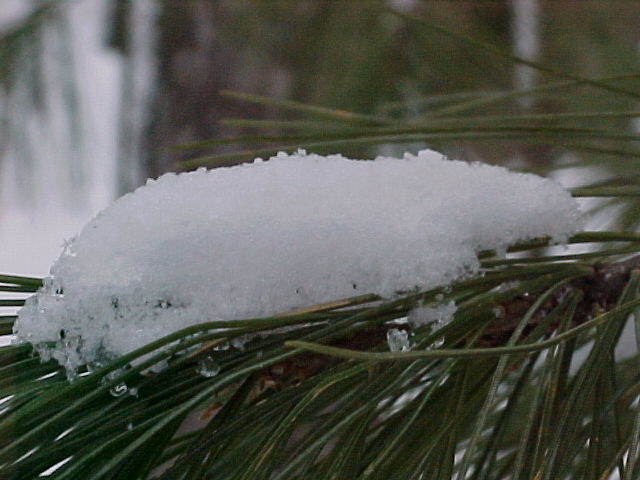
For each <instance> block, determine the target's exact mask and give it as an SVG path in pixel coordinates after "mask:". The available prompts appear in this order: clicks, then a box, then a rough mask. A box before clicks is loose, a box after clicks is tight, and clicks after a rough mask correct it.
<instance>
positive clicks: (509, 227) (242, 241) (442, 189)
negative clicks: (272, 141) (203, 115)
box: [14, 150, 582, 371]
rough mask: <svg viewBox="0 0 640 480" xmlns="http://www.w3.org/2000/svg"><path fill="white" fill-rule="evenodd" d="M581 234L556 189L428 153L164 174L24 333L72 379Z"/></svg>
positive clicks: (86, 250)
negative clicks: (214, 332)
mask: <svg viewBox="0 0 640 480" xmlns="http://www.w3.org/2000/svg"><path fill="white" fill-rule="evenodd" d="M581 226H582V219H581V216H580V212H579V208H578V205H577V203H576V201H575V200H574V199H573V198H572V197H571V195H570V194H569V193H568V192H567V191H566V190H564V189H563V188H562V187H561V186H560V185H559V184H557V183H555V182H553V181H552V180H548V179H544V178H542V177H538V176H535V175H531V174H522V173H514V172H510V171H508V170H507V169H505V168H502V167H496V166H489V165H485V164H480V163H466V162H462V161H456V160H447V159H446V158H445V157H444V156H443V155H441V154H439V153H437V152H433V151H429V150H424V151H421V152H419V153H418V154H417V155H411V154H405V156H404V158H402V159H395V158H388V157H378V158H376V159H375V160H373V161H357V160H350V159H347V158H344V157H342V156H341V155H330V156H327V157H322V156H319V155H315V154H307V153H306V152H304V151H302V150H301V151H298V152H297V153H294V154H291V155H287V154H286V153H279V154H278V155H277V156H276V157H272V158H271V159H270V160H269V161H266V162H265V161H262V160H261V159H256V161H255V162H254V163H252V164H244V165H240V166H235V167H230V168H220V169H216V170H210V171H207V170H206V169H199V170H197V171H195V172H189V173H183V174H166V175H163V176H162V177H160V178H158V179H157V180H149V181H148V182H147V184H146V185H145V186H143V187H141V188H139V189H137V190H136V191H135V192H133V193H131V194H128V195H125V196H123V197H122V198H120V199H118V200H117V201H116V202H115V203H114V204H113V205H111V206H110V207H109V208H107V209H106V210H104V211H103V212H102V213H101V214H99V215H98V216H97V217H96V218H94V219H93V220H92V221H91V222H90V223H89V224H88V225H87V226H85V228H84V229H83V230H82V232H81V233H80V235H79V236H78V237H77V238H75V239H74V240H73V241H71V242H70V243H69V246H68V248H67V249H66V251H65V252H64V253H63V254H62V255H61V256H60V258H59V259H58V260H57V261H56V262H55V263H54V265H53V266H52V267H51V276H50V277H48V278H47V279H46V280H45V284H44V286H43V288H42V289H41V290H40V291H39V292H38V293H37V294H36V295H34V296H33V297H31V298H30V299H29V300H28V301H27V303H26V304H25V306H24V307H23V309H22V310H21V311H20V312H19V315H18V319H17V321H16V325H15V329H14V333H15V334H16V336H17V341H18V342H30V343H33V344H37V345H41V347H40V349H39V350H40V353H41V354H42V355H44V357H45V358H46V357H47V356H49V355H50V356H52V357H53V358H55V359H56V360H58V361H59V362H60V363H61V364H62V365H64V366H65V367H66V368H67V369H68V371H73V370H75V369H76V368H77V367H79V366H81V365H83V364H88V365H92V364H100V363H102V362H103V361H105V359H108V358H113V357H117V356H120V355H124V354H126V353H129V352H131V351H133V350H135V349H137V348H139V347H141V346H143V345H145V344H147V343H149V342H151V341H154V340H156V339H158V338H161V337H163V336H166V335H168V334H170V333H172V332H174V331H177V330H180V329H182V328H184V327H187V326H189V325H194V324H198V323H203V322H205V321H214V320H225V321H226V320H228V321H232V320H234V319H241V318H251V317H259V316H268V315H273V314H276V313H280V312H284V311H287V310H291V309H294V308H298V307H302V306H305V305H310V304H317V303H323V302H327V301H331V300H335V299H338V298H345V297H349V296H354V295H358V294H360V293H375V294H378V295H380V296H382V297H393V296H394V295H396V293H397V292H398V291H407V290H413V289H428V288H433V287H436V286H441V285H447V284H450V283H451V282H453V281H455V280H459V279H461V278H464V277H467V276H470V275H474V274H476V273H477V271H478V268H479V261H478V258H477V256H476V253H477V252H478V251H480V250H496V251H505V250H506V248H507V246H508V245H510V244H513V243H515V242H517V241H522V240H527V239H530V238H535V237H542V236H549V237H551V238H552V239H553V240H554V242H558V243H561V242H564V241H566V239H567V238H568V236H569V235H571V234H573V233H575V232H577V231H579V230H580V228H581ZM44 342H56V346H55V347H53V348H51V347H42V345H43V343H44Z"/></svg>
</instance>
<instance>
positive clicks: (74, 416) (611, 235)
mask: <svg viewBox="0 0 640 480" xmlns="http://www.w3.org/2000/svg"><path fill="white" fill-rule="evenodd" d="M261 3H262V2H256V4H257V7H256V8H257V9H258V10H260V8H263V7H264V5H261ZM336 3H338V2H336ZM340 3H343V2H340ZM344 3H346V2H344ZM320 4H322V2H319V5H320ZM322 5H323V8H325V9H326V10H327V11H328V14H329V13H331V12H330V11H331V10H332V9H334V8H336V9H337V8H346V7H344V6H342V7H332V6H331V5H330V4H328V3H327V4H322ZM322 5H321V6H322ZM318 8H320V7H318ZM385 15H389V16H391V17H392V18H394V19H395V20H396V21H398V22H400V24H401V25H403V28H404V29H405V30H403V32H405V34H406V35H407V38H411V42H415V43H412V44H411V48H417V47H416V45H419V41H420V38H421V37H428V38H433V36H434V35H435V34H436V33H438V32H439V33H438V34H439V35H440V37H438V38H439V39H440V40H439V41H440V42H442V45H447V44H448V42H454V43H455V44H456V45H457V46H458V47H459V48H460V46H461V45H464V46H465V48H467V49H469V51H470V52H472V54H471V55H472V56H473V58H476V59H478V63H479V64H480V65H487V63H486V62H488V61H491V60H488V59H490V58H494V60H493V61H495V62H496V63H500V64H503V63H504V64H507V65H511V64H512V63H513V62H520V63H528V64H529V65H531V66H532V67H535V68H539V69H540V70H541V71H543V72H546V73H548V74H552V75H553V76H555V77H560V80H558V79H554V80H550V81H548V82H547V83H543V84H542V85H540V86H538V87H536V88H533V89H531V90H528V91H514V90H511V89H508V87H507V84H508V82H506V83H505V84H498V83H494V84H493V85H492V88H489V87H490V85H488V86H487V87H486V88H485V87H484V86H483V87H482V89H481V90H478V89H476V90H471V89H470V90H463V91H461V92H449V91H444V89H443V91H442V92H441V93H439V94H433V95H427V96H424V97H412V98H411V99H406V100H402V101H398V102H394V103H388V104H383V105H380V106H379V107H378V109H377V110H376V111H373V109H365V108H363V109H362V110H361V111H362V112H366V113H355V112H351V111H345V110H343V109H342V108H343V107H344V106H345V105H337V103H334V102H332V101H326V102H323V105H329V107H325V106H322V107H320V106H311V105H308V104H305V103H299V102H294V101H283V100H276V99H271V98H264V97H259V96H255V95H248V94H244V93H238V92H235V93H234V92H227V93H225V95H228V96H230V97H232V98H234V99H237V100H242V101H245V102H251V103H257V104H263V105H269V106H271V107H273V108H277V109H279V111H283V112H286V113H287V115H290V117H289V116H285V117H283V118H287V119H286V120H277V121H275V120H274V121H258V120H254V119H229V120H227V123H228V124H233V125H237V126H242V127H250V128H252V129H254V131H255V132H257V133H256V134H255V135H252V136H243V137H234V138H224V139H213V140H211V141H203V142H202V143H199V144H197V145H186V146H182V147H179V148H181V149H183V150H185V151H189V150H190V149H191V148H194V147H197V148H203V147H206V148H208V147H213V146H216V145H220V144H239V145H243V146H245V147H243V148H246V150H244V151H240V152H235V153H231V154H224V155H223V154H218V153H215V154H212V155H210V156H207V157H203V158H195V159H192V160H190V161H189V162H185V163H184V164H183V166H189V167H191V166H195V165H201V164H206V165H214V166H215V165H228V164H233V163H237V162H238V161H244V160H248V159H251V158H253V157H254V156H256V155H262V156H265V155H268V154H270V153H272V152H275V151H277V150H279V149H289V150H290V149H293V148H298V147H306V148H310V149H313V150H314V151H319V152H329V151H336V150H340V149H341V148H342V147H343V146H354V145H356V146H358V148H360V149H361V150H360V151H365V152H366V151H372V150H371V146H372V145H376V144H394V143H395V144H399V146H400V148H404V147H405V146H406V145H407V144H411V143H412V142H418V141H419V142H424V143H426V144H428V145H429V146H433V147H438V148H446V149H449V150H453V151H455V149H457V148H462V147H464V146H469V145H473V146H474V148H475V150H474V151H477V152H487V151H489V150H497V151H499V152H503V153H504V152H511V151H514V149H516V148H520V147H521V146H522V145H523V144H524V145H528V146H533V147H536V146H538V147H543V148H546V149H548V151H547V153H548V155H547V156H546V157H545V158H546V159H547V161H546V162H539V163H534V162H530V163H529V164H528V165H527V166H526V167H527V169H529V170H533V171H537V172H541V173H549V172H552V171H559V170H561V169H563V168H567V167H569V166H570V167H572V168H576V167H579V168H585V169H588V168H592V167H594V166H597V167H598V168H601V169H604V170H605V172H606V178H605V179H604V180H601V181H598V182H597V183H595V182H594V183H593V184H591V185H586V186H584V187H582V188H579V189H575V190H574V191H573V193H574V195H575V196H580V197H594V198H596V197H602V198H603V199H604V200H603V202H602V203H600V204H597V205H596V206H595V207H594V211H596V210H598V211H607V210H606V209H607V208H611V210H610V211H611V212H612V213H611V215H610V224H611V228H615V229H616V230H617V231H598V232H584V233H581V234H578V235H575V236H573V237H572V238H570V239H569V244H570V245H571V246H577V245H586V246H588V247H589V248H588V249H586V250H585V251H581V252H577V251H576V252H574V251H571V252H562V251H556V250H549V249H547V248H546V247H547V246H548V239H538V240H532V241H530V242H526V243H523V244H520V245H516V246H513V247H512V248H511V249H510V250H509V254H508V255H507V257H506V258H498V257H496V256H495V255H494V254H493V252H483V253H482V255H481V259H482V264H483V275H482V276H480V277H477V278H471V279H466V280H463V281H460V282H457V283H455V284H453V285H451V286H450V287H449V288H446V289H444V288H441V289H435V290H431V291H425V292H410V293H407V294H405V295H404V296H402V297H400V298H397V299H393V300H383V299H379V298H376V297H373V296H364V297H357V298H353V299H347V300H346V301H344V302H342V303H339V304H336V305H324V306H310V307H309V308H308V309H306V310H305V311H304V312H298V313H296V314H293V315H280V316H276V317H272V318H263V319H247V320H245V319H239V320H238V321H236V322H233V323H232V324H231V325H232V327H231V328H229V327H228V325H229V324H227V323H224V322H209V323H203V324H201V325H198V326H195V327H190V328H187V329H185V330H182V331H180V332H174V333H171V334H170V335H169V336H167V337H165V338H164V339H161V340H159V341H157V342H154V343H153V344H150V345H147V346H146V347H144V348H142V349H140V350H138V351H136V352H133V353H131V354H129V355H127V356H125V357H123V358H120V359H116V360H114V361H113V362H111V363H110V364H109V365H106V366H105V367H104V368H102V369H101V370H99V371H96V372H92V373H91V374H89V375H82V376H81V377H80V378H79V379H78V380H77V381H76V382H75V383H73V384H68V383H67V381H66V379H65V375H64V372H63V371H62V369H61V368H60V367H59V366H58V364H57V363H55V362H47V363H41V362H40V361H39V359H38V358H37V357H36V356H34V354H33V353H32V351H31V347H30V346H29V345H15V346H8V347H2V348H0V372H1V373H2V375H1V376H0V399H2V398H4V399H5V400H4V402H3V403H2V404H0V478H3V479H8V480H18V479H19V480H23V479H24V480H26V479H32V478H36V477H37V476H38V475H39V474H40V473H41V472H43V471H45V470H46V469H48V468H50V467H52V466H53V465H56V464H57V463H59V462H62V461H63V460H65V459H68V458H70V457H72V458H71V460H70V461H68V462H67V463H65V464H64V465H63V466H61V467H60V468H59V469H58V470H56V471H55V473H53V475H52V476H51V478H55V479H67V480H71V479H74V480H75V479H92V480H99V479H103V480H106V479H113V480H115V479H122V480H136V479H140V480H142V479H146V478H148V477H149V476H150V474H151V473H152V472H155V474H156V475H157V476H160V478H162V479H164V480H169V479H174V480H182V479H185V480H186V479H189V480H192V479H193V480H198V479H233V480H240V479H243V480H249V479H250V480H258V479H264V480H266V479H273V480H276V479H277V480H281V479H282V480H284V479H300V480H303V479H305V480H306V479H314V480H315V479H327V480H330V479H331V480H332V479H336V480H337V479H370V480H387V479H390V478H398V479H403V480H413V479H416V480H418V479H442V480H448V479H451V478H456V479H458V480H462V479H464V478H471V479H473V480H488V479H518V480H525V479H532V478H535V479H540V480H542V479H545V480H555V479H561V478H572V479H594V480H595V479H604V478H608V477H609V476H610V475H611V474H612V473H613V472H615V471H617V472H618V474H619V476H620V478H622V479H623V480H632V479H638V478H640V440H639V438H640V407H639V406H638V402H637V399H638V397H639V396H640V368H639V367H640V356H639V354H638V350H637V349H636V350H635V351H634V352H631V353H630V352H627V353H628V355H627V356H624V357H621V355H620V352H619V351H618V350H616V346H617V345H619V343H620V341H621V338H622V331H623V328H624V327H625V325H626V324H627V323H628V322H631V321H632V320H631V319H635V335H636V342H637V344H638V345H639V346H640V333H639V332H640V323H639V322H640V320H638V318H640V317H638V316H637V314H636V315H635V316H630V314H633V313H634V312H636V311H637V309H638V308H639V307H640V295H638V288H639V281H640V277H639V275H640V274H639V273H638V268H639V267H640V262H638V260H637V258H638V257H637V255H638V254H640V235H639V234H636V233H634V232H635V231H636V230H637V227H638V223H639V222H640V214H639V209H638V201H639V200H638V196H640V176H639V175H638V172H640V151H639V150H638V149H637V144H636V142H637V140H638V139H639V137H638V135H637V133H636V132H634V131H632V130H631V129H630V128H629V127H628V123H629V122H628V120H629V119H630V118H633V117H635V116H636V115H637V112H636V111H635V108H632V107H629V106H627V104H628V103H629V99H633V101H636V100H637V97H638V96H639V94H638V93H637V86H638V81H639V79H638V77H639V76H640V74H637V73H632V74H625V75H617V76H613V75H602V76H601V77H599V78H586V77H583V76H581V75H577V74H570V73H568V72H563V71H561V70H560V69H558V68H556V67H553V68H551V67H546V66H544V65H538V64H534V63H532V62H526V61H524V62H523V61H522V60H521V59H517V58H514V57H513V56H512V55H511V54H508V53H504V54H503V53H502V52H501V50H500V49H498V48H496V47H493V46H491V45H488V44H486V43H482V42H478V41H476V40H474V39H470V38H467V37H465V36H463V35H456V34H453V33H452V32H450V31H445V30H444V29H443V28H442V26H441V25H440V24H439V23H438V22H435V23H434V21H431V20H427V19H424V18H421V17H420V18H417V17H406V16H403V17H401V18H397V17H394V16H393V14H391V13H389V12H388V11H386V12H385ZM485 33H486V35H487V36H489V37H491V36H492V35H491V32H485ZM410 35H413V36H410ZM407 41H408V40H407ZM334 48H335V47H334ZM379 48H384V46H382V47H380V46H379V45H378V44H376V45H375V49H379ZM285 53H287V54H288V55H294V54H295V52H285ZM479 59H482V61H481V62H480V60H479ZM491 65H492V64H491ZM501 68H503V67H501ZM365 73H366V72H365ZM365 73H363V75H364V74H365ZM476 85H477V84H476ZM341 91H349V90H348V89H346V90H341ZM387 93H388V92H387ZM385 95H386V94H385ZM527 96H528V97H533V98H535V99H537V100H540V101H542V100H544V101H548V100H555V99H562V102H564V103H563V105H565V106H566V108H564V107H563V108H560V109H558V111H550V112H546V111H542V112H526V111H523V110H522V109H521V108H520V107H519V106H518V102H517V100H518V99H519V98H522V97H527ZM591 97H597V98H598V101H595V100H593V101H589V102H586V103H585V98H587V99H589V98H591ZM332 98H335V97H332ZM353 101H354V102H356V103H358V102H359V100H358V99H354V100H353ZM338 107H339V108H338ZM274 130H275V131H276V132H281V133H279V134H277V135H276V134H273V131H274ZM260 131H265V132H266V133H265V134H264V135H262V134H260ZM247 145H251V147H250V148H249V147H246V146H247ZM253 145H255V147H254V146H253ZM567 153H571V154H572V160H571V163H567V162H566V161H565V162H564V163H559V162H558V161H557V160H558V159H559V158H560V157H561V155H563V154H567ZM489 158H492V157H491V155H489ZM614 207H615V209H614ZM516 253H518V255H515V254H516ZM99 273H100V272H96V274H97V275H99ZM39 285H40V280H38V279H32V278H23V277H17V276H0V291H3V292H6V293H7V295H6V298H5V299H3V300H0V302H2V303H0V306H11V305H18V304H20V303H21V302H22V300H20V299H18V300H16V298H15V297H16V294H23V295H24V294H25V293H28V292H33V291H35V290H36V289H37V288H38V286H39ZM440 295H442V296H443V297H442V299H443V301H449V300H455V301H456V304H457V306H458V310H457V312H456V315H455V318H454V320H453V321H452V322H450V323H448V324H446V325H443V326H429V325H426V326H423V327H421V328H418V329H416V330H415V331H413V332H412V333H413V334H414V335H413V336H412V337H411V339H412V343H413V348H412V350H411V351H409V352H402V353H390V352H388V347H387V343H386V336H385V332H386V330H387V329H388V328H390V326H389V323H388V322H389V321H391V320H394V319H398V318H401V317H403V316H405V315H406V314H407V312H408V311H410V310H411V309H412V308H413V307H415V306H416V305H418V304H419V303H421V302H434V301H436V299H438V298H441V297H440ZM14 320H15V317H14V316H13V315H9V314H8V315H3V316H1V317H0V332H2V333H7V332H9V331H10V330H11V327H12V325H13V322H14ZM281 327H297V328H294V329H291V328H288V329H286V330H282V331H281V332H282V333H277V334H273V335H267V336H263V337H261V336H255V337H253V339H252V340H251V341H249V342H248V343H246V344H245V345H244V347H243V348H234V347H231V348H228V349H223V348H219V347H222V346H223V345H225V344H226V342H228V341H230V340H233V339H236V338H243V337H244V336H246V335H252V334H255V333H257V332H262V331H268V330H273V329H275V328H281ZM220 329H223V330H220ZM629 331H631V330H629ZM627 334H628V332H627ZM163 346H168V349H166V350H159V348H160V347H163ZM207 356H211V357H212V358H213V359H215V361H216V362H217V363H218V364H219V365H220V366H221V371H220V373H219V374H217V375H216V376H213V377H210V378H207V377H204V376H202V375H200V374H199V373H198V365H199V362H200V361H201V360H202V359H204V358H206V357H207ZM139 357H144V358H143V359H142V360H140V362H141V363H136V365H135V366H133V367H131V365H130V363H131V362H132V361H133V360H134V359H136V358H139ZM163 360H166V361H167V362H168V367H167V368H166V369H165V370H163V371H161V372H160V373H151V374H150V373H142V372H144V370H145V369H146V368H148V367H149V366H151V365H153V364H154V363H156V362H158V361H163ZM122 383H125V384H126V385H127V387H128V388H129V391H131V389H137V395H135V396H134V395H129V394H124V395H120V396H114V395H113V394H112V393H110V392H111V391H113V393H117V391H116V390H117V387H118V386H119V385H121V384H122ZM9 396H11V397H10V398H9ZM199 417H201V419H200V420H198V418H199ZM185 420H187V423H189V424H192V425H193V424H196V425H197V426H198V428H195V429H193V430H192V431H188V430H182V429H180V427H181V425H183V423H184V422H185ZM70 429H72V430H70ZM63 434H64V435H63ZM161 466H162V468H159V467H161Z"/></svg>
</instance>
